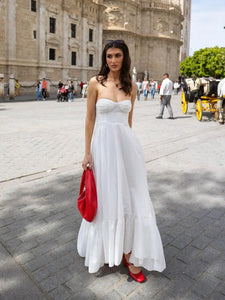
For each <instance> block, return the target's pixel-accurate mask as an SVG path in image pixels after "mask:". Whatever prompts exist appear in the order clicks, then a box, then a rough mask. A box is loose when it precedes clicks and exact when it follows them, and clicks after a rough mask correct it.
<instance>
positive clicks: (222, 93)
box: [217, 78, 225, 124]
mask: <svg viewBox="0 0 225 300" xmlns="http://www.w3.org/2000/svg"><path fill="white" fill-rule="evenodd" d="M217 96H218V98H219V101H218V108H219V123H220V124H224V102H225V78H224V79H222V80H221V81H220V82H219V84H218V87H217Z"/></svg>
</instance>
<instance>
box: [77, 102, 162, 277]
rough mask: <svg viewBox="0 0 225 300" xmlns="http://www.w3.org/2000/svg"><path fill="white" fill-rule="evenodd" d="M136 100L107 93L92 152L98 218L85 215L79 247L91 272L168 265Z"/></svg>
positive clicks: (159, 268) (99, 108)
mask: <svg viewBox="0 0 225 300" xmlns="http://www.w3.org/2000/svg"><path fill="white" fill-rule="evenodd" d="M130 109H131V101H130V100H123V101H121V102H114V101H112V100H110V99H106V98H101V99H99V100H98V101H97V104H96V123H95V129H94V133H93V137H92V146H91V153H92V158H93V170H94V174H95V180H96V188H97V197H98V211H97V215H96V217H95V219H94V221H93V222H92V223H89V222H87V221H85V220H84V219H83V220H82V223H81V227H80V230H79V234H78V241H77V249H78V253H79V255H80V256H82V257H85V266H87V267H88V270H89V272H90V273H94V272H97V271H98V270H99V268H100V267H102V266H103V265H104V264H109V266H110V267H112V266H114V265H116V266H118V265H120V263H121V259H122V255H123V253H126V254H127V253H129V252H131V251H132V252H131V256H130V262H131V263H133V264H134V265H136V266H142V267H144V268H145V269H147V270H149V271H151V270H155V271H159V272H161V271H163V270H164V269H165V267H166V264H165V259H164V253H163V247H162V242H161V237H160V234H159V231H158V227H157V224H156V219H155V213H154V209H153V206H152V202H151V199H150V196H149V192H148V184H147V177H146V170H145V162H144V157H143V154H142V149H141V147H140V144H139V142H138V141H137V139H136V137H135V135H134V133H133V131H132V129H131V128H130V126H129V124H128V115H129V112H130Z"/></svg>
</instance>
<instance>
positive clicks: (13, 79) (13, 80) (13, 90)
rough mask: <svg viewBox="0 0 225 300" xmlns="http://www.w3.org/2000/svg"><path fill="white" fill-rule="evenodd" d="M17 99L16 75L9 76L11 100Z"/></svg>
mask: <svg viewBox="0 0 225 300" xmlns="http://www.w3.org/2000/svg"><path fill="white" fill-rule="evenodd" d="M14 98H15V78H14V74H10V75H9V99H14Z"/></svg>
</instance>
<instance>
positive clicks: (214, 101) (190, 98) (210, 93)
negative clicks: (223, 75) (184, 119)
mask: <svg viewBox="0 0 225 300" xmlns="http://www.w3.org/2000/svg"><path fill="white" fill-rule="evenodd" d="M219 82H220V80H218V79H215V78H212V77H210V78H186V79H184V78H183V79H182V82H181V87H182V90H183V91H182V94H181V109H182V111H183V113H184V114H186V113H187V110H188V103H189V102H193V103H194V104H195V111H196V117H197V119H198V120H199V121H201V120H202V115H203V112H210V113H212V114H214V115H215V119H216V120H218V119H219V122H220V123H224V111H225V110H224V109H223V102H225V101H223V100H221V99H219V98H218V96H217V87H218V84H219Z"/></svg>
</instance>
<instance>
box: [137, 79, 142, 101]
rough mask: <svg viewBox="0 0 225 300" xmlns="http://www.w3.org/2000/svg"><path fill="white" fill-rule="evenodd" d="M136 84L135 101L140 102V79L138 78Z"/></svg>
mask: <svg viewBox="0 0 225 300" xmlns="http://www.w3.org/2000/svg"><path fill="white" fill-rule="evenodd" d="M136 84H137V87H138V88H137V100H140V97H141V87H142V82H141V79H140V78H139V79H138V81H137V82H136Z"/></svg>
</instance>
